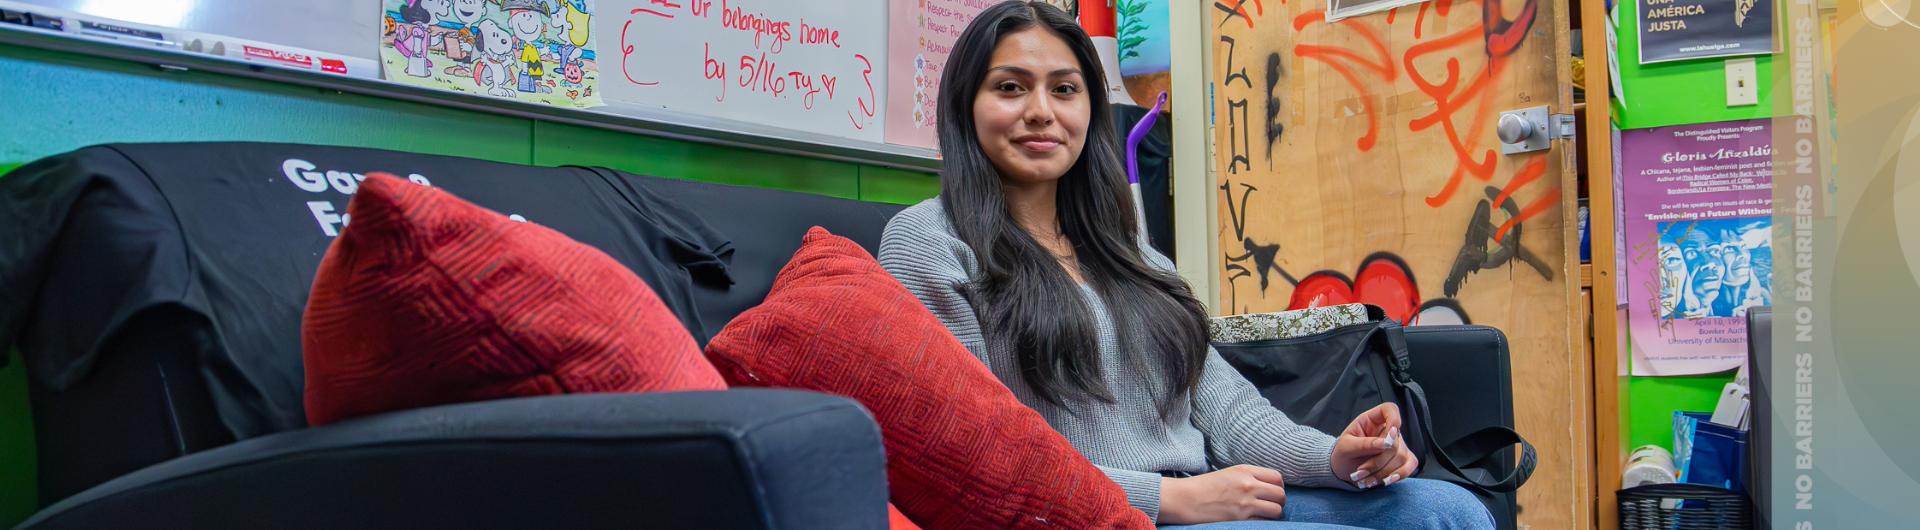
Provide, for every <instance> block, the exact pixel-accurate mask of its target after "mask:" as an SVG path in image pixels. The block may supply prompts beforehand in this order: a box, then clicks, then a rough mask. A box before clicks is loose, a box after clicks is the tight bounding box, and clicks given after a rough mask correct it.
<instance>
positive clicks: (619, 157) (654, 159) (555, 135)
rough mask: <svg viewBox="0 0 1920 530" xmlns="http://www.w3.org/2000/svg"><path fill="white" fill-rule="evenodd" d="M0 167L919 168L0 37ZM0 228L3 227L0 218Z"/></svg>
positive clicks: (8, 387) (665, 171)
mask: <svg viewBox="0 0 1920 530" xmlns="http://www.w3.org/2000/svg"><path fill="white" fill-rule="evenodd" d="M0 72H4V73H5V77H6V78H7V82H5V83H0V102H5V103H6V104H7V105H8V108H7V112H6V117H5V119H4V121H3V122H0V123H4V124H5V125H4V126H3V127H0V135H3V136H0V174H4V172H5V171H7V170H11V169H13V168H14V167H17V166H19V165H20V164H24V163H27V162H31V161H33V160H35V159H38V158H40V157H44V156H47V155H52V154H57V153H61V152H65V151H70V150H73V149H76V148H79V147H84V146H87V145H93V144H100V143H110V142H179V141H241V140H247V141H268V142H294V143H312V144H328V145H343V146H356V147H375V148H382V149H392V150H399V151H411V152H416V153H430V154H440V155H453V156H465V157H473V158H482V159H487V160H494V161H500V162H511V163H518V164H533V165H541V166H554V165H562V164H580V165H601V166H608V167H613V168H617V169H621V170H626V171H631V172H634V173H640V174H647V175H657V176H663V177H674V178H688V179H697V180H704V181H713V182H724V183H728V184H738V185H746V186H758V187H767V188H778V189H787V190H796V191H804V192H810V193H817V194H821V195H830V196H834V197H844V198H851V199H860V200H868V201H876V202H890V203H897V204H910V203H913V202H917V201H919V200H921V199H924V198H927V197H931V196H933V194H935V193H936V192H937V191H938V189H939V181H938V179H937V178H935V177H934V176H933V175H930V174H924V173H913V172H908V171H901V170H894V169H887V168H880V167H873V166H865V165H860V164H852V163H846V162H833V161H825V160H819V159H814V158H806V157H797V156H790V155H780V154H772V153H765V152H760V151H751V150H743V149H731V148H724V147H716V146H712V145H706V144H697V143H691V142H682V141H676V140H665V139H659V138H651V137H642V136H635V135H628V134H621V133H615V132H609V131H603V130H599V129H591V128H584V127H577V126H570V125H559V124H553V123H547V122H536V121H531V120H526V119H519V118H509V117H503V116H497V115H492V114H482V113H475V112H468V111H462V110H452V109H446V108H441V107H436V106H431V105H421V104H414V103H404V102H396V101H391V100H386V99H380V98H374V97H368V96H359V95H352V94H341V93H337V92H332V91H327V90H320V89H314V88H303V87H296V86H291V85H285V84H279V83H271V82H265V81H257V80H251V79H242V78H234V77H227V76H222V75H216V74H208V73H201V72H169V71H163V70H159V69H156V68H153V67H151V66H145V65H140V64H134V63H128V62H122V61H115V60H108V59H99V58H93V57H77V56H72V55H68V54H61V53H54V52H47V51H41V50H33V49H23V48H6V49H0ZM0 229H4V227H0ZM32 429H33V426H32V421H31V417H30V415H29V409H28V406H27V398H26V376H25V371H24V370H23V369H22V367H21V366H20V363H18V362H13V363H9V364H8V365H7V366H5V367H0V527H11V526H13V525H14V524H16V523H18V522H19V521H21V520H23V519H25V518H26V517H27V516H28V515H30V514H31V513H32V512H33V511H34V510H35V507H36V506H37V501H36V498H35V491H34V483H35V479H34V472H35V470H34V466H33V462H34V442H33V430H32Z"/></svg>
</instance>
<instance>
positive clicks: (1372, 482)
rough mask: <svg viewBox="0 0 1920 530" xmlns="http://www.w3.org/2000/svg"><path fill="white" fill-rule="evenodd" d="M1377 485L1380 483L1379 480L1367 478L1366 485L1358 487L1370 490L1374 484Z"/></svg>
mask: <svg viewBox="0 0 1920 530" xmlns="http://www.w3.org/2000/svg"><path fill="white" fill-rule="evenodd" d="M1379 485H1380V481H1379V480H1375V479H1367V485H1365V486H1361V487H1360V489H1369V490H1370V489H1373V488H1374V486H1379Z"/></svg>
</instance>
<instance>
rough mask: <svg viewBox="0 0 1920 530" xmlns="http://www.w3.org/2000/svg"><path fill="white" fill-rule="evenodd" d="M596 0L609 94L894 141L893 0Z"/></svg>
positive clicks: (603, 81) (603, 86) (604, 87)
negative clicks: (890, 83) (889, 73)
mask: <svg viewBox="0 0 1920 530" xmlns="http://www.w3.org/2000/svg"><path fill="white" fill-rule="evenodd" d="M598 3H599V9H600V13H601V14H600V15H599V16H598V17H596V18H595V20H594V21H593V24H594V32H595V34H596V35H595V36H596V38H598V39H599V42H598V44H599V46H600V48H599V50H600V56H601V57H602V60H601V62H600V64H601V71H602V73H601V75H600V91H601V94H602V97H603V98H605V99H606V100H607V101H608V102H609V103H613V102H624V103H632V104H641V105H655V106H659V107H661V108H665V109H669V110H676V111H681V112H690V113H695V114H704V115H708V116H715V117H721V118H728V119H733V120H739V121H746V122H753V123H759V124H764V125H772V126H776V127H784V128H789V129H798V130H803V131H809V132H815V133H822V134H830V135H834V136H843V137H847V138H853V139H858V140H864V141H870V142H884V141H885V136H884V135H883V134H882V131H881V129H882V121H883V120H882V118H881V115H880V114H881V112H882V111H883V109H885V108H886V101H885V100H886V85H885V83H886V74H885V71H884V70H883V68H884V67H885V65H886V62H887V58H886V53H887V35H886V31H887V9H886V7H887V6H886V2H885V1H884V0H842V1H838V2H800V1H794V0H671V1H668V0H598Z"/></svg>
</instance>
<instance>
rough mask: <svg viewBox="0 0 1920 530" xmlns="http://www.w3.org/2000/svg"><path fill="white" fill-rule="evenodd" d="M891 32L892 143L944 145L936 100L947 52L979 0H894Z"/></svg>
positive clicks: (984, 5) (975, 11) (889, 91)
mask: <svg viewBox="0 0 1920 530" xmlns="http://www.w3.org/2000/svg"><path fill="white" fill-rule="evenodd" d="M891 1H892V3H890V4H889V5H888V8H889V10H888V15H887V18H888V26H889V27H888V28H887V29H888V31H887V121H886V137H887V143H891V144H900V145H909V146H914V147H925V148H928V149H939V148H940V137H939V134H938V133H937V132H936V131H938V129H939V127H938V125H939V124H938V123H937V122H936V121H935V119H934V100H935V98H936V97H937V96H938V95H939V94H940V74H941V73H942V72H944V71H946V67H947V54H949V53H952V52H953V43H954V41H956V40H959V39H960V32H961V31H964V30H966V29H967V23H969V22H972V21H973V17H974V15H978V14H980V12H981V11H984V10H986V8H987V6H988V5H990V3H989V2H981V1H978V0H891Z"/></svg>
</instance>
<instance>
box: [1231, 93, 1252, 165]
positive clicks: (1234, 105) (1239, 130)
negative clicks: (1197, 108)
mask: <svg viewBox="0 0 1920 530" xmlns="http://www.w3.org/2000/svg"><path fill="white" fill-rule="evenodd" d="M1236 110H1237V111H1240V114H1239V115H1235V114H1234V111H1236ZM1246 122H1247V100H1245V99H1230V100H1227V144H1228V149H1229V152H1230V153H1231V154H1232V155H1233V157H1232V158H1230V159H1228V160H1227V172H1228V173H1232V174H1235V175H1238V174H1240V170H1241V169H1242V168H1245V169H1246V170H1247V171H1253V161H1252V160H1250V159H1248V158H1247V152H1248V151H1252V150H1253V145H1252V138H1251V136H1250V134H1251V132H1252V131H1249V130H1248V127H1247V123H1246Z"/></svg>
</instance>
